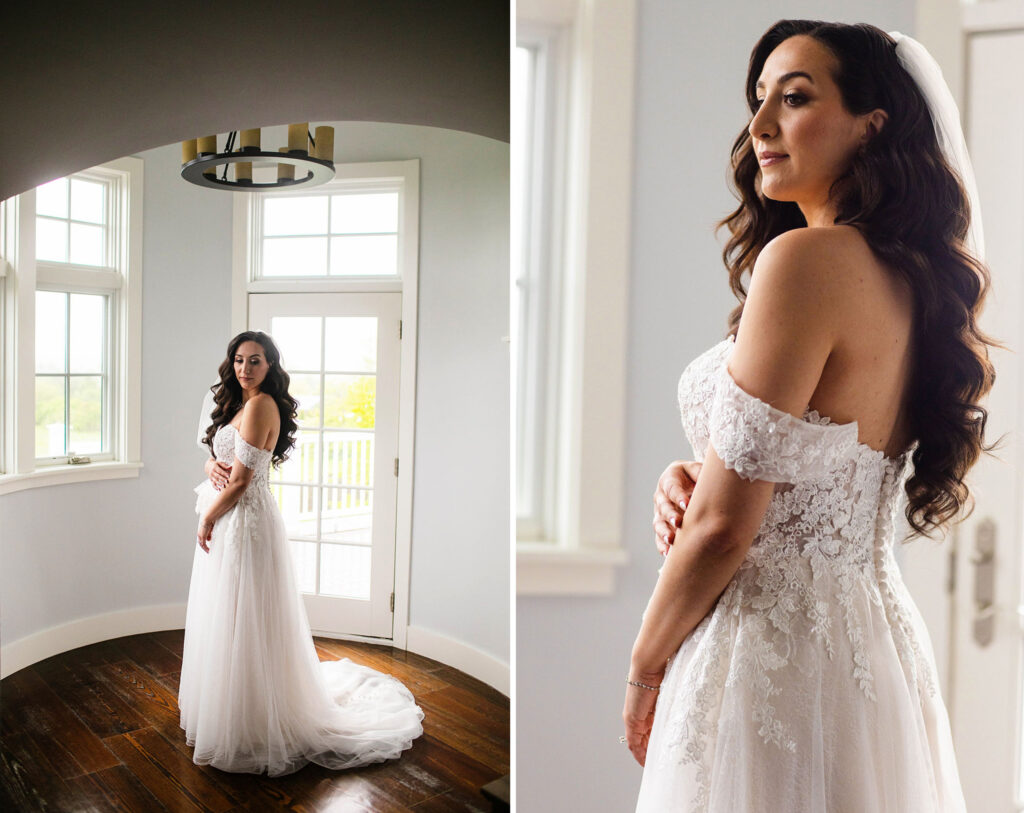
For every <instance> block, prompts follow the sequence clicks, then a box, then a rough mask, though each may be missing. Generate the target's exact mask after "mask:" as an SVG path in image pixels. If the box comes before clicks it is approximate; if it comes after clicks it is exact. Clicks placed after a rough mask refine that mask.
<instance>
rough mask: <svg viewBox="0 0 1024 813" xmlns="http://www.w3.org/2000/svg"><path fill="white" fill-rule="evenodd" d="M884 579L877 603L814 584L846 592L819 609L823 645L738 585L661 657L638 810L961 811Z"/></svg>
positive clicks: (919, 662) (951, 760) (928, 668)
mask: <svg viewBox="0 0 1024 813" xmlns="http://www.w3.org/2000/svg"><path fill="white" fill-rule="evenodd" d="M892 578H893V580H894V583H893V584H892V585H891V591H892V592H891V596H887V597H886V598H884V599H883V598H882V597H881V596H880V594H879V591H878V589H877V587H876V586H875V585H873V584H872V583H871V582H870V581H865V582H864V583H863V584H862V585H861V586H859V587H855V588H853V589H848V588H847V587H846V586H842V585H840V584H838V583H831V584H822V585H821V588H822V589H821V595H824V596H829V595H831V596H832V597H836V596H840V595H846V596H848V597H849V603H848V604H846V605H845V606H839V603H836V604H834V606H831V607H829V608H825V607H821V608H819V609H820V610H821V612H822V613H828V614H830V615H831V617H832V620H831V622H830V624H829V625H828V627H827V629H828V640H829V642H830V643H829V644H828V645H827V646H826V645H824V644H823V642H822V639H821V636H820V635H819V634H816V633H815V631H814V630H813V628H812V625H811V622H810V621H809V619H807V618H806V617H805V616H804V615H803V614H802V613H799V612H793V613H790V614H785V613H783V614H781V615H780V617H781V618H784V619H785V621H786V622H787V623H786V624H781V625H782V626H783V627H784V628H785V630H786V634H783V633H781V632H780V631H779V629H777V628H776V627H775V626H773V624H772V623H771V622H770V621H769V620H767V619H766V617H765V613H766V610H765V608H764V607H762V609H761V610H760V611H753V610H751V609H750V607H749V602H748V601H747V600H746V599H745V598H744V597H743V595H742V590H743V588H744V585H743V584H738V585H736V588H737V589H736V591H735V592H733V593H732V594H729V599H731V600H727V599H726V598H725V597H723V600H721V601H720V602H719V604H718V605H717V606H716V607H715V609H714V610H713V611H712V612H711V613H710V614H709V615H708V616H707V617H706V618H705V619H704V620H703V621H702V622H701V623H700V625H698V627H697V629H695V630H694V632H693V633H692V634H691V635H689V636H688V637H687V638H686V640H685V641H684V642H683V644H682V646H680V648H679V650H678V652H677V653H676V654H675V655H674V656H673V658H672V659H671V661H670V663H669V667H668V669H667V671H666V674H665V679H664V682H663V683H662V687H661V691H660V693H659V697H658V701H657V707H656V709H655V716H654V726H653V729H652V731H651V737H650V740H649V744H648V749H647V760H646V765H645V767H644V774H643V781H642V784H641V789H640V795H639V799H638V802H637V807H636V810H637V813H664V812H665V811H688V812H690V811H692V812H693V813H697V812H698V811H699V812H700V813H737V812H739V811H742V813H778V812H779V811H785V812H786V813H893V812H894V811H898V812H899V813H963V811H964V810H965V806H964V798H963V793H962V790H961V787H960V781H959V776H958V773H957V767H956V759H955V755H954V751H953V742H952V737H951V734H950V728H949V721H948V716H947V713H946V709H945V706H944V705H943V702H942V697H941V694H940V693H939V691H938V688H937V686H936V685H935V679H934V678H935V675H936V670H935V665H934V656H933V653H932V649H931V643H930V640H929V637H928V632H927V629H926V628H925V626H924V622H923V620H922V619H921V616H920V613H919V612H918V611H917V608H916V606H915V605H914V603H913V600H912V599H911V598H910V596H909V594H908V593H907V592H906V589H905V587H904V586H903V585H902V581H901V580H899V579H898V578H897V577H896V576H893V577H892ZM835 601H836V600H835V598H833V602H835ZM897 610H898V613H899V615H898V620H897V616H896V611H897ZM853 618H856V619H858V621H857V631H856V633H855V634H854V635H853V636H852V637H853V640H854V642H855V644H856V645H855V644H854V643H853V642H851V636H850V635H849V634H848V633H847V631H846V628H845V627H846V620H847V619H853ZM894 630H896V633H895V635H896V637H895V638H894Z"/></svg>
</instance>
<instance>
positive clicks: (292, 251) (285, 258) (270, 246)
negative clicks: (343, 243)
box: [263, 237, 327, 277]
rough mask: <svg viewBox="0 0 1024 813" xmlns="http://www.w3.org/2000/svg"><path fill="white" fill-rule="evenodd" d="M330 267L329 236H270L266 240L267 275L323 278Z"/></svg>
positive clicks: (265, 272) (264, 252) (265, 274)
mask: <svg viewBox="0 0 1024 813" xmlns="http://www.w3.org/2000/svg"><path fill="white" fill-rule="evenodd" d="M326 268H327V238H326V237H267V238H264V240H263V276H265V277H302V276H322V275H323V274H324V271H325V270H326Z"/></svg>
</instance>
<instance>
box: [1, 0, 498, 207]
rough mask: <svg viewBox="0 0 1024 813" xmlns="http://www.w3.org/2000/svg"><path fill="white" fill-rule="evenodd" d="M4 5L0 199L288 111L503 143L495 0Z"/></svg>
mask: <svg viewBox="0 0 1024 813" xmlns="http://www.w3.org/2000/svg"><path fill="white" fill-rule="evenodd" d="M3 6H4V10H3V11H0V30H2V31H3V32H4V36H3V40H4V44H3V68H2V69H0V117H2V118H0V199H3V198H7V197H10V196H11V195H15V194H18V193H20V192H23V191H24V190H26V189H29V188H32V187H34V186H37V185H39V184H41V183H44V182H46V181H48V180H51V179H53V178H56V177H59V176H61V175H66V174H69V173H71V172H75V171H77V170H80V169H83V168H85V167H89V166H93V165H95V164H98V163H102V162H103V161H107V160H111V159H113V158H118V157H121V156H124V155H130V154H132V153H136V152H139V151H141V150H145V149H149V148H151V147H157V146H160V145H163V144H168V143H171V142H174V141H180V140H182V139H186V138H192V137H195V136H197V135H204V134H212V133H225V132H227V131H229V130H234V129H239V128H246V127H259V126H264V125H274V124H286V123H289V122H296V121H309V122H313V123H316V122H323V121H337V120H341V121H388V122H398V123H405V124H422V125H428V126H433V127H444V128H448V129H453V130H464V131H466V132H471V133H476V134H478V135H483V136H487V137H490V138H495V139H499V140H503V141H508V138H509V135H508V131H509V88H508V85H509V19H510V15H509V5H508V2H502V1H501V0H406V1H405V2H403V1H401V0H330V1H329V0H319V2H317V0H302V2H277V3H269V2H265V0H251V1H250V2H246V3H241V2H206V3H202V4H198V3H197V4H187V3H175V4H171V3H166V2H158V3H139V2H135V3H128V2H124V0H113V1H112V2H105V3H84V2H80V3H67V4H63V6H62V4H56V3H5V4H3Z"/></svg>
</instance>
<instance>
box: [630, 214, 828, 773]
mask: <svg viewBox="0 0 1024 813" xmlns="http://www.w3.org/2000/svg"><path fill="white" fill-rule="evenodd" d="M807 231H809V230H804V229H800V230H797V231H795V232H787V233H785V234H783V235H781V236H780V237H779V238H776V239H775V240H773V241H772V242H771V243H770V244H769V245H768V246H766V247H765V249H764V250H762V252H761V255H760V257H759V258H758V261H757V264H756V266H755V270H754V274H753V275H752V279H751V285H750V291H749V293H748V295H747V300H746V304H745V305H744V311H743V318H742V321H741V323H740V330H739V333H738V335H737V337H736V343H735V346H734V347H733V349H732V353H731V355H730V358H729V372H730V373H731V375H732V378H733V380H734V381H735V382H736V384H737V385H738V386H739V387H740V388H741V389H743V390H744V391H746V392H747V393H748V394H750V395H754V396H756V397H757V398H760V399H761V400H762V401H765V402H767V403H769V404H771V405H772V406H774V407H775V408H776V409H780V410H783V411H785V412H789V413H790V414H792V415H794V416H796V417H799V418H802V417H803V412H804V409H805V408H806V406H807V403H808V402H809V401H810V398H811V396H812V395H813V394H814V390H815V389H816V388H817V384H818V381H819V380H820V378H821V372H822V370H823V369H824V366H825V362H826V361H827V359H828V356H829V354H830V352H831V351H832V348H833V346H834V344H835V339H836V335H837V324H838V319H837V314H838V313H839V312H840V309H841V302H842V297H841V296H840V295H839V291H838V289H839V288H841V287H842V285H841V284H837V282H836V277H835V275H834V274H830V272H831V271H832V269H831V268H830V263H829V261H828V257H827V251H826V250H825V249H827V245H826V246H823V245H822V244H823V243H826V244H827V242H828V241H822V240H819V239H815V238H816V237H817V236H816V235H809V234H806V232H807ZM808 238H812V239H808ZM774 489H775V485H774V483H771V482H765V481H757V480H755V481H748V480H745V479H743V478H742V477H741V476H740V475H739V474H737V473H736V472H735V471H733V470H731V469H727V468H726V467H725V465H724V464H723V463H722V461H721V459H720V458H719V457H718V455H717V454H716V452H715V450H714V448H713V447H712V446H710V445H709V446H708V449H707V454H706V457H705V460H704V465H703V466H702V468H701V470H700V478H699V480H698V481H697V484H696V486H695V487H694V489H693V494H692V496H691V498H690V500H689V503H688V505H687V509H686V512H685V515H684V517H683V519H682V525H681V527H680V528H679V530H678V531H677V532H676V536H675V541H674V544H673V545H672V547H671V549H670V551H669V552H668V554H667V556H666V559H665V564H664V566H663V568H662V571H661V575H660V577H659V579H658V583H657V585H656V586H655V589H654V594H653V595H652V597H651V600H650V603H649V605H648V607H647V610H646V612H645V614H644V620H643V623H642V625H641V628H640V633H639V635H638V636H637V638H636V642H635V643H634V645H633V652H632V658H631V663H630V672H629V677H630V679H631V680H636V681H638V682H641V683H644V684H647V685H650V686H657V685H659V684H660V683H661V680H662V677H663V675H664V671H665V663H666V661H667V660H668V658H669V657H671V655H672V654H673V653H674V652H675V651H676V650H677V649H678V648H679V645H680V644H681V643H682V642H683V640H684V639H685V638H686V636H688V635H689V634H690V633H691V632H692V631H693V629H694V628H695V627H696V626H697V624H699V623H700V621H701V619H703V618H704V616H705V615H707V614H708V612H710V611H711V609H712V608H713V607H714V605H715V602H716V601H717V600H718V597H719V596H720V595H721V593H722V591H723V590H724V589H725V587H726V585H728V583H729V581H730V580H731V579H732V577H733V575H734V574H735V573H736V570H737V569H738V568H739V566H740V563H741V562H742V561H743V559H744V557H745V556H746V554H747V551H748V550H749V548H750V545H751V543H752V542H753V540H754V537H755V535H756V534H757V530H758V528H759V527H760V525H761V521H762V519H763V517H764V512H765V511H766V510H767V507H768V503H769V501H770V500H771V496H772V493H773V491H774ZM656 695H657V693H656V692H653V691H650V690H647V689H643V688H640V687H634V686H630V687H629V689H628V691H627V695H626V706H625V708H624V710H623V718H624V721H625V723H626V733H627V742H629V743H630V749H631V750H632V751H633V753H634V755H635V756H637V759H638V761H640V762H641V763H642V762H643V758H644V755H645V753H646V738H647V736H648V734H649V732H650V725H651V723H652V721H653V709H654V700H655V698H656Z"/></svg>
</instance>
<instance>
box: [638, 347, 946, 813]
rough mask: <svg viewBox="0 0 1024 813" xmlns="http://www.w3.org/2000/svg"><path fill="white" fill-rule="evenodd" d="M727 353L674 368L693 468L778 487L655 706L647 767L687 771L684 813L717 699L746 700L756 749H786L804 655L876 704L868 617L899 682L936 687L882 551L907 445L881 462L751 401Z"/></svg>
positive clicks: (703, 778) (847, 441)
mask: <svg viewBox="0 0 1024 813" xmlns="http://www.w3.org/2000/svg"><path fill="white" fill-rule="evenodd" d="M732 346H733V343H732V341H731V338H730V339H727V340H725V341H723V342H720V343H719V344H717V345H715V346H714V347H712V348H711V349H710V350H708V351H707V352H706V353H704V354H702V355H701V356H699V357H698V358H697V359H695V360H694V361H693V362H692V363H691V364H690V365H689V366H688V367H687V368H686V370H685V371H684V372H683V375H682V376H681V378H680V380H679V388H678V397H679V406H680V414H681V418H682V423H683V428H684V431H685V432H686V435H687V438H688V439H689V441H690V443H691V445H692V446H693V451H694V456H695V458H696V459H698V460H703V459H704V455H705V453H706V451H707V448H708V446H709V445H711V446H713V448H714V450H715V453H716V454H717V455H718V457H719V458H720V459H721V460H722V462H723V463H724V465H725V466H726V467H727V468H729V469H731V470H734V471H736V472H737V473H738V474H739V475H740V476H741V477H744V478H746V479H748V480H766V481H770V482H773V483H776V486H775V492H774V494H773V496H772V499H771V501H770V503H769V505H768V509H767V511H766V512H765V515H764V518H763V520H762V522H761V527H760V528H759V530H758V533H757V536H756V537H755V539H754V542H753V544H752V545H751V547H750V550H749V551H748V553H747V556H746V559H745V560H744V561H743V563H742V564H741V565H740V568H739V570H738V571H737V572H736V574H735V576H734V577H733V579H732V581H731V582H730V583H729V585H728V587H727V588H726V590H725V592H724V593H723V594H722V596H721V597H720V598H719V600H718V604H717V605H716V607H715V609H714V610H713V611H712V613H711V614H709V615H708V617H707V618H705V619H704V620H703V621H702V622H701V624H700V625H699V626H698V627H697V629H696V630H694V632H693V633H692V634H691V635H690V636H689V637H688V638H687V639H686V641H684V642H683V645H682V646H681V647H680V649H679V652H677V653H676V655H675V656H674V657H673V658H672V660H671V662H670V664H669V669H668V672H667V673H666V677H665V685H664V686H663V691H662V693H661V696H660V698H659V708H658V713H659V714H664V715H666V718H665V719H666V722H665V725H666V738H665V747H664V749H663V750H662V752H661V754H660V755H659V758H660V759H661V760H670V761H677V762H682V763H689V764H692V765H693V767H694V769H695V771H696V777H697V792H696V795H695V798H694V799H693V800H692V805H693V810H702V809H703V808H704V807H705V806H706V803H707V797H708V793H709V784H708V783H709V776H710V766H711V760H712V758H713V755H714V753H715V740H716V736H717V729H718V719H719V712H720V708H721V703H722V702H723V695H724V693H726V692H728V691H739V692H743V693H744V694H743V697H745V698H747V700H746V701H745V703H744V704H743V708H744V709H745V713H747V714H749V715H750V717H749V723H750V725H752V726H753V727H754V730H756V731H757V732H758V735H759V737H760V738H761V740H762V742H763V743H764V745H765V747H778V748H782V749H784V750H786V751H788V752H792V753H796V752H797V751H798V745H797V743H798V742H799V738H798V737H797V736H795V735H794V731H793V730H792V725H793V721H792V720H790V719H788V714H790V713H793V710H794V709H795V708H797V707H798V706H799V700H798V699H796V698H794V697H792V696H788V695H787V692H789V693H791V692H792V691H793V690H792V689H791V688H790V684H791V683H792V682H793V678H794V676H795V675H800V674H802V672H801V670H807V669H813V664H814V663H815V662H816V661H815V660H814V659H815V658H825V659H826V660H827V661H828V662H836V663H838V664H843V663H845V666H844V667H842V668H844V669H845V670H846V673H847V674H848V675H849V679H850V680H851V681H852V684H853V685H854V686H856V690H857V691H859V692H860V693H861V694H862V695H863V697H864V699H865V701H866V702H875V676H874V673H873V670H872V664H871V658H870V655H869V652H870V651H871V650H872V648H871V646H870V642H869V641H868V640H866V636H867V634H868V633H866V632H865V630H870V631H871V634H873V635H877V634H879V631H878V629H877V628H875V626H874V624H876V623H877V616H878V615H879V614H880V615H881V617H882V625H883V629H884V627H885V625H886V624H887V625H888V627H889V629H890V631H891V634H892V636H893V641H894V643H895V644H896V649H897V652H898V655H899V657H900V661H901V663H902V664H903V668H904V672H905V674H906V675H907V677H908V683H911V684H912V685H915V686H917V687H918V691H919V692H921V693H929V694H931V693H934V691H935V682H934V676H933V675H931V670H930V667H929V665H928V660H927V658H926V657H925V656H924V655H923V653H922V651H921V647H920V644H919V642H918V640H917V636H916V634H915V632H914V627H913V623H912V620H911V616H910V611H909V609H908V602H909V598H908V597H907V596H906V592H905V587H904V586H903V583H902V580H901V579H900V576H899V572H898V569H897V567H896V563H895V559H894V557H893V555H892V546H893V544H894V540H895V539H896V534H897V531H899V532H900V535H901V536H902V529H903V527H904V523H905V519H904V518H903V515H902V512H901V509H900V505H899V503H900V495H901V493H902V491H901V487H902V483H903V482H904V481H905V476H906V469H907V468H908V466H907V463H908V461H909V455H910V452H911V450H908V451H907V452H905V453H904V454H903V455H901V456H900V457H899V458H896V459H891V458H887V457H886V456H885V455H884V454H883V453H882V452H879V451H876V450H873V449H871V448H869V447H868V446H866V445H864V444H861V443H858V441H857V431H858V427H857V424H856V423H850V424H836V423H833V422H832V421H830V420H829V419H828V418H827V417H823V416H821V415H819V414H818V413H817V412H815V411H813V410H810V409H808V410H806V411H805V413H804V416H803V420H800V419H798V418H796V417H794V416H793V415H790V414H789V413H787V412H784V411H781V410H778V409H776V408H774V407H772V406H771V405H770V404H767V403H765V402H764V401H762V400H760V399H758V398H757V397H755V396H753V395H750V394H749V393H747V392H745V391H744V390H743V389H741V388H740V387H739V385H738V384H736V382H735V381H734V380H733V378H732V376H731V374H730V373H729V370H728V365H727V361H728V355H729V351H730V350H731V348H732ZM871 608H874V610H872V609H871ZM869 613H874V618H868V617H867V615H868V614H869ZM837 636H842V638H837ZM844 639H845V640H844ZM840 642H842V646H840ZM837 659H838V660H837ZM808 663H810V664H812V666H810V667H808V666H806V665H805V664H808ZM794 670H795V671H794ZM786 710H788V712H787V711H786Z"/></svg>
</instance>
